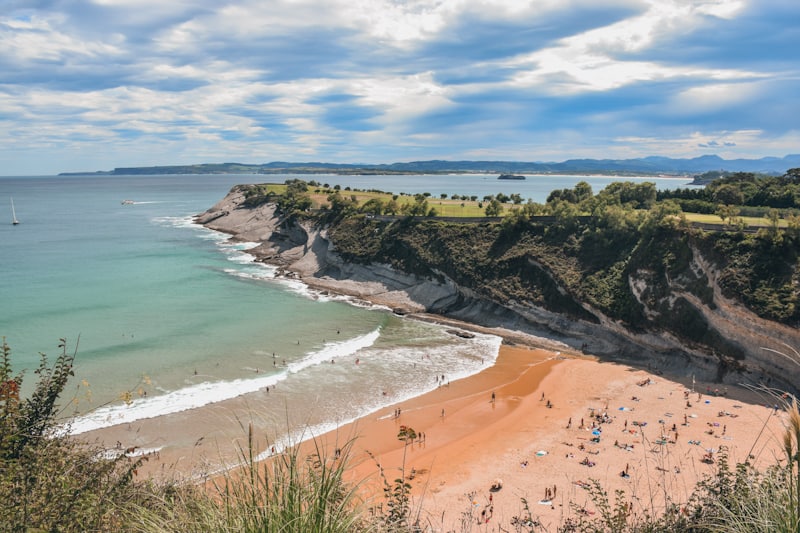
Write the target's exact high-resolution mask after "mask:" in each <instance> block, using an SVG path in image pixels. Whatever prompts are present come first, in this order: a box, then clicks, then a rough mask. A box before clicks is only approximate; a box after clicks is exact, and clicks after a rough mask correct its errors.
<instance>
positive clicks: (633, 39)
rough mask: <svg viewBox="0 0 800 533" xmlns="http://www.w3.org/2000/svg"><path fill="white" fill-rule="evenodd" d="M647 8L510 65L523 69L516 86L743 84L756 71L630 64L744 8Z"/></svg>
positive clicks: (680, 1) (697, 2) (720, 4)
mask: <svg viewBox="0 0 800 533" xmlns="http://www.w3.org/2000/svg"><path fill="white" fill-rule="evenodd" d="M646 4H647V6H648V7H647V9H646V10H645V11H644V12H643V13H641V14H640V15H638V16H634V17H631V18H628V19H625V20H622V21H619V22H616V23H614V24H611V25H608V26H605V27H601V28H596V29H593V30H590V31H587V32H584V33H580V34H577V35H574V36H571V37H567V38H564V39H561V40H560V41H559V43H558V45H557V46H554V47H551V48H547V49H544V50H539V51H535V52H532V53H530V54H525V55H522V56H520V57H517V58H514V59H512V60H510V61H508V62H507V66H508V67H509V68H514V69H519V72H518V73H517V74H516V75H515V76H513V83H514V84H515V85H519V86H530V87H539V88H541V89H542V90H544V91H546V92H550V93H553V94H559V93H562V92H565V91H566V92H567V93H578V92H583V91H607V90H609V89H616V88H619V87H623V86H625V85H629V84H631V83H635V82H640V81H652V80H665V79H670V78H678V77H689V76H691V77H699V78H706V77H709V78H713V79H741V78H746V77H753V76H756V74H754V73H752V72H740V71H736V70H723V69H697V68H694V67H687V66H680V65H667V64H660V63H655V62H652V61H637V60H633V59H628V58H629V57H635V54H636V53H637V52H641V51H643V50H646V49H648V48H649V47H651V46H653V45H654V44H655V43H656V42H657V41H659V40H661V39H665V38H667V37H670V36H673V34H675V33H687V32H689V31H690V30H694V29H696V28H697V27H698V26H700V25H701V24H703V22H704V18H703V17H704V16H705V15H707V14H710V13H724V14H726V15H728V16H732V15H733V14H735V13H736V12H738V11H739V10H740V9H741V8H742V5H743V3H742V2H740V1H736V0H728V1H725V0H719V1H711V2H709V1H704V0H694V1H686V0H648V1H647V2H646Z"/></svg>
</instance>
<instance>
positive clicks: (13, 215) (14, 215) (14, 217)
mask: <svg viewBox="0 0 800 533" xmlns="http://www.w3.org/2000/svg"><path fill="white" fill-rule="evenodd" d="M11 223H12V224H14V225H15V226H16V225H17V224H19V220H17V212H16V211H14V199H13V198H12V199H11Z"/></svg>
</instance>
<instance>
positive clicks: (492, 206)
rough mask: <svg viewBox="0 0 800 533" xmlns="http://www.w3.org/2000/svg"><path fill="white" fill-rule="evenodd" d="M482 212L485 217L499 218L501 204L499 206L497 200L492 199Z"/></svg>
mask: <svg viewBox="0 0 800 533" xmlns="http://www.w3.org/2000/svg"><path fill="white" fill-rule="evenodd" d="M484 212H485V213H486V216H487V217H499V216H500V213H502V212H503V204H501V203H500V201H499V200H498V199H497V198H492V200H491V201H490V202H489V203H488V204H487V206H486V209H485V210H484Z"/></svg>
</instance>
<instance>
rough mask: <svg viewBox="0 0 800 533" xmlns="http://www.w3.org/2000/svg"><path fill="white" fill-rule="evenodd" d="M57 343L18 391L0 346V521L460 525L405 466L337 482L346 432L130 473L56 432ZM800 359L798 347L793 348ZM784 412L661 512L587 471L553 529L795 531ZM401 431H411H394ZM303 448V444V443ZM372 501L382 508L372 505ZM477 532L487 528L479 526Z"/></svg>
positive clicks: (797, 483) (145, 526)
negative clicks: (763, 448)
mask: <svg viewBox="0 0 800 533" xmlns="http://www.w3.org/2000/svg"><path fill="white" fill-rule="evenodd" d="M65 344H66V343H65V342H63V341H62V348H63V349H64V351H63V352H62V354H61V355H60V356H59V357H58V359H57V360H56V362H55V364H54V365H53V366H49V365H48V364H47V360H46V358H44V356H43V359H42V364H41V365H40V367H39V369H38V370H37V376H38V382H37V384H36V386H35V389H34V392H33V394H32V395H31V396H30V397H29V398H25V399H23V398H20V397H19V394H18V391H19V386H20V385H21V383H22V376H21V375H17V376H13V375H12V374H11V365H10V353H11V351H10V349H9V347H8V346H7V345H6V343H5V340H3V344H2V351H0V502H2V505H0V531H3V532H5V531H8V532H26V533H36V532H45V531H52V532H62V531H63V532H73V531H75V532H77V531H81V532H105V531H109V532H111V531H131V532H147V533H167V532H190V533H192V532H198V533H200V532H220V533H223V532H224V533H228V532H231V533H232V532H265V533H279V532H280V533H282V532H286V533H309V532H320V533H324V532H330V533H345V532H363V533H373V532H374V533H411V532H415V533H417V532H419V533H422V532H427V531H452V532H454V533H455V532H460V533H468V532H471V531H478V526H475V525H474V523H475V522H474V521H473V520H471V519H470V516H471V515H469V510H467V511H466V512H465V513H464V516H465V517H467V518H466V519H464V520H461V521H460V522H459V523H457V524H454V525H448V526H447V527H444V526H445V525H444V524H430V523H426V524H419V523H416V521H415V520H414V517H415V516H420V514H421V511H424V509H422V510H421V509H412V505H410V501H409V493H408V489H409V488H410V485H408V483H407V481H406V479H405V478H404V475H401V476H400V478H398V479H396V480H386V479H384V480H383V481H384V484H385V489H384V493H385V494H384V497H383V499H382V500H381V503H383V505H380V506H376V505H375V503H376V502H367V501H364V500H362V499H361V497H360V496H359V495H358V488H359V487H358V484H357V483H356V484H352V483H348V482H346V481H345V478H344V474H345V472H346V471H347V470H348V462H349V458H350V453H351V449H352V444H353V443H352V441H351V442H347V443H345V444H344V445H343V446H342V447H341V448H339V449H337V450H336V452H335V453H334V454H333V455H332V456H331V455H330V454H328V453H326V451H325V448H324V447H321V446H319V445H318V443H317V442H315V441H312V442H311V443H310V444H308V445H306V446H304V447H290V448H289V449H287V450H286V451H284V452H283V453H280V454H278V455H276V456H274V457H271V458H270V459H268V460H265V461H258V460H257V443H256V442H255V436H254V435H253V429H252V426H249V427H248V428H247V429H246V432H247V437H248V438H247V442H246V445H245V446H243V447H241V448H240V449H239V461H240V465H237V467H236V468H234V469H231V470H228V471H225V472H223V473H221V474H219V475H218V476H216V477H214V478H212V479H211V480H210V481H207V482H205V483H167V484H157V483H153V482H150V481H135V472H136V469H137V468H138V466H139V463H137V462H135V461H133V460H131V459H129V458H127V457H125V456H124V455H122V456H118V457H111V458H109V457H105V456H104V455H103V454H101V453H100V450H98V449H96V448H92V447H90V446H86V445H84V444H83V443H81V442H79V441H77V440H75V439H73V438H71V437H68V436H65V435H63V434H59V433H58V432H56V431H55V429H56V428H57V427H58V424H57V418H58V415H59V413H60V411H59V408H58V403H57V402H58V400H59V397H60V395H61V393H62V392H63V390H64V386H65V384H66V383H67V380H68V378H69V377H70V376H71V375H72V361H73V356H70V355H68V354H67V353H66V348H65ZM794 355H795V356H797V357H798V358H800V354H797V353H795V354H794ZM775 400H776V403H781V404H782V405H783V406H784V409H785V411H786V412H787V413H788V415H787V420H788V422H787V425H786V430H785V432H784V434H783V452H784V455H783V457H781V458H778V459H777V460H776V462H775V464H774V465H772V466H771V467H769V468H767V469H766V470H765V471H758V470H756V469H754V468H753V467H752V466H751V465H750V464H748V463H743V464H737V465H734V466H731V465H729V464H728V462H727V460H726V459H725V458H724V457H722V458H721V460H720V461H718V465H717V471H716V472H715V474H714V475H713V476H710V477H708V478H707V479H705V480H703V481H702V482H701V483H700V485H699V486H698V489H697V490H696V491H695V493H694V494H693V496H692V497H691V499H690V501H688V502H676V503H675V505H673V506H670V507H669V508H668V509H667V511H666V512H665V513H663V514H662V515H660V516H636V515H631V513H630V507H629V506H628V505H627V503H626V501H627V500H626V498H633V497H636V495H625V494H623V493H618V494H616V497H615V498H611V497H609V495H608V494H607V493H606V492H605V491H604V490H603V488H602V486H601V484H600V483H599V482H597V481H594V480H593V481H592V485H591V488H590V490H589V495H590V498H591V500H592V501H593V503H594V506H595V508H596V509H597V511H598V512H597V513H596V515H595V516H591V517H590V516H587V515H586V514H585V513H581V512H580V511H581V509H582V506H577V505H576V506H573V507H572V513H571V514H569V513H568V514H567V516H566V517H565V518H564V520H563V521H562V523H560V524H558V525H557V526H556V529H555V530H554V531H557V532H563V533H570V532H587V533H589V532H598V533H599V532H619V533H622V532H652V533H655V532H665V533H666V532H678V531H688V532H694V533H705V532H742V533H744V532H756V533H758V532H764V533H767V532H778V533H784V532H785V533H789V532H794V533H797V532H798V531H800V409H799V408H798V404H797V402H796V401H795V400H794V398H793V397H790V396H786V395H781V396H777V395H776V397H775ZM398 438H401V439H402V438H407V435H402V434H399V435H398ZM301 450H308V451H301ZM521 508H522V509H523V512H522V513H520V516H516V517H514V518H513V519H512V520H511V522H510V523H508V524H495V527H497V528H499V529H497V530H498V531H509V532H511V531H514V532H518V533H519V532H527V533H534V532H542V531H546V530H545V529H544V527H543V526H542V525H541V523H540V522H539V521H538V520H537V518H536V517H535V516H533V515H532V514H531V512H530V509H529V507H528V504H527V502H526V501H525V500H521ZM376 509H380V510H379V511H376ZM481 531H483V530H482V529H481Z"/></svg>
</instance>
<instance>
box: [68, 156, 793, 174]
mask: <svg viewBox="0 0 800 533" xmlns="http://www.w3.org/2000/svg"><path fill="white" fill-rule="evenodd" d="M797 167H800V154H793V155H787V156H785V157H762V158H761V159H722V158H721V157H719V156H716V155H704V156H701V157H695V158H692V159H672V158H669V157H657V156H651V157H644V158H637V159H569V160H567V161H563V162H560V163H556V162H522V161H441V160H433V161H412V162H410V163H390V164H379V165H373V164H341V163H317V162H309V163H289V162H285V161H274V162H272V163H264V164H243V163H204V164H198V165H172V166H156V167H130V168H115V169H114V170H110V171H98V172H89V173H88V174H107V175H137V174H148V175H152V174H281V173H292V174H328V173H329V174H409V173H413V174H440V173H451V172H453V173H458V172H470V173H473V172H474V173H501V174H505V173H515V174H615V175H634V174H636V175H642V174H644V175H659V174H673V175H686V174H695V173H702V172H708V171H710V170H726V171H729V172H758V173H764V174H784V173H785V172H786V171H787V170H788V169H790V168H797ZM80 174H87V173H86V172H63V173H61V174H60V175H62V176H64V175H80Z"/></svg>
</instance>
